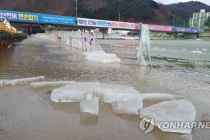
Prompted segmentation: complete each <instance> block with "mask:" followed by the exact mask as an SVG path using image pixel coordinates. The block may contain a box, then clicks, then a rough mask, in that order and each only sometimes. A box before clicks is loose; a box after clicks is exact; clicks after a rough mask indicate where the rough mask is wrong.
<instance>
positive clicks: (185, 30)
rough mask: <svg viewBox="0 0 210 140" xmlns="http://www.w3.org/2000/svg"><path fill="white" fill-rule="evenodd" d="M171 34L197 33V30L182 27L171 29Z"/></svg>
mask: <svg viewBox="0 0 210 140" xmlns="http://www.w3.org/2000/svg"><path fill="white" fill-rule="evenodd" d="M173 32H181V33H199V29H196V28H184V27H173Z"/></svg>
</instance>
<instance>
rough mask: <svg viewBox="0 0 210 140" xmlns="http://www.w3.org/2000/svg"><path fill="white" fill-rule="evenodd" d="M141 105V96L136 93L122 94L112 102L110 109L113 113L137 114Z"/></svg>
mask: <svg viewBox="0 0 210 140" xmlns="http://www.w3.org/2000/svg"><path fill="white" fill-rule="evenodd" d="M142 106H143V103H142V98H141V96H140V95H138V94H130V95H126V96H123V95H122V96H121V97H120V98H118V99H117V100H116V101H114V102H112V109H113V111H114V112H115V113H126V114H139V112H140V109H142Z"/></svg>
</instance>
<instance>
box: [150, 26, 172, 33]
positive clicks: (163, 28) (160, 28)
mask: <svg viewBox="0 0 210 140" xmlns="http://www.w3.org/2000/svg"><path fill="white" fill-rule="evenodd" d="M148 27H149V30H151V31H163V32H172V29H173V27H172V26H162V25H151V24H148Z"/></svg>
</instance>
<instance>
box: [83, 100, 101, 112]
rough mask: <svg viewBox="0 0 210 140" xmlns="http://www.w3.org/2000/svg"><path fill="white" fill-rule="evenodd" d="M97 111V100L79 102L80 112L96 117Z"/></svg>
mask: <svg viewBox="0 0 210 140" xmlns="http://www.w3.org/2000/svg"><path fill="white" fill-rule="evenodd" d="M98 110H99V100H98V98H90V99H87V100H83V101H81V102H80V111H81V112H85V113H90V114H93V115H98Z"/></svg>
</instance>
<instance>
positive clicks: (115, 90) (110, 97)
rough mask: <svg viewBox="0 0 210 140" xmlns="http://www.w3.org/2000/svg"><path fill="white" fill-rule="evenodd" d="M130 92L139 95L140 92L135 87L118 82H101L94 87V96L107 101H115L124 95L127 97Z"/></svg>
mask: <svg viewBox="0 0 210 140" xmlns="http://www.w3.org/2000/svg"><path fill="white" fill-rule="evenodd" d="M129 94H137V95H139V94H140V93H139V92H138V91H136V90H135V89H134V88H133V87H130V86H127V85H118V84H105V83H100V84H99V85H98V86H97V87H96V88H95V89H94V96H95V97H98V98H99V99H101V100H102V101H104V102H106V103H112V102H113V101H116V100H117V99H120V98H122V97H126V96H127V95H129Z"/></svg>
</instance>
